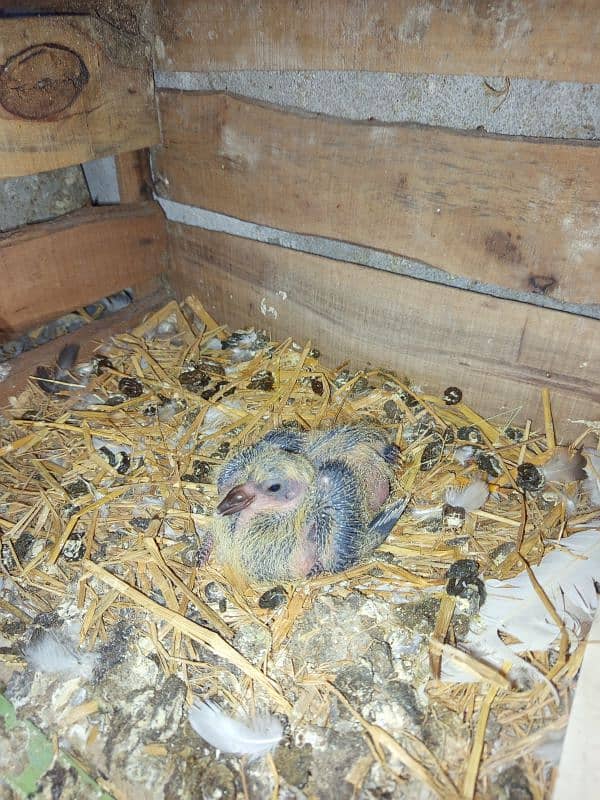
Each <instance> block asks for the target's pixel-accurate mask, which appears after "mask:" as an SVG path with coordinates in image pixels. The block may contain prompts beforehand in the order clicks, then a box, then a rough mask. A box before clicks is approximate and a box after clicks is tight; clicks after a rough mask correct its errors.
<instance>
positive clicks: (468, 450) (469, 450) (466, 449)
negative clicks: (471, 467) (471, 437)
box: [453, 444, 475, 467]
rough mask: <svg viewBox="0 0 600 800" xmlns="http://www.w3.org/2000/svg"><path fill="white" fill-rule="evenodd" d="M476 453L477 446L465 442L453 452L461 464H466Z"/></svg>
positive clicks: (455, 458)
mask: <svg viewBox="0 0 600 800" xmlns="http://www.w3.org/2000/svg"><path fill="white" fill-rule="evenodd" d="M474 455H475V448H474V447H472V446H471V445H470V444H465V445H463V446H462V447H457V448H456V450H455V451H454V453H453V456H454V460H455V461H458V463H459V464H460V465H461V466H463V467H464V466H465V465H466V464H467V462H469V461H470V460H471V459H472V458H473V456H474Z"/></svg>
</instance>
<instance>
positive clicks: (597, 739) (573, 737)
mask: <svg viewBox="0 0 600 800" xmlns="http://www.w3.org/2000/svg"><path fill="white" fill-rule="evenodd" d="M598 697H600V613H599V612H598V611H596V617H595V619H594V622H593V624H592V628H591V630H590V632H589V634H588V641H587V644H586V650H585V656H584V658H583V666H582V668H581V673H580V675H579V680H578V682H577V689H576V691H575V700H574V701H573V707H572V709H571V714H570V718H569V724H568V727H567V733H566V736H565V743H564V746H563V751H562V755H561V759H560V766H559V769H558V779H557V781H556V785H555V787H554V792H553V797H554V800H562V798H568V797H580V798H582V800H583V798H592V797H596V796H597V794H598V784H599V783H600V762H599V761H598V750H599V749H600V706H599V705H598Z"/></svg>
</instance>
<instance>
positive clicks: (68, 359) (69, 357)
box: [56, 342, 79, 372]
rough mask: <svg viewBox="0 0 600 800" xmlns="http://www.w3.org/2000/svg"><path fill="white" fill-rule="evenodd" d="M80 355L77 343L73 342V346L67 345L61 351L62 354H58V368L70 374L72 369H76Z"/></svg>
mask: <svg viewBox="0 0 600 800" xmlns="http://www.w3.org/2000/svg"><path fill="white" fill-rule="evenodd" d="M78 355H79V345H78V344H76V343H75V342H72V343H71V344H66V345H65V346H64V347H63V349H62V350H61V351H60V353H59V354H58V358H57V359H56V363H57V364H58V368H59V369H60V370H63V371H64V372H68V371H69V370H70V369H72V368H73V367H74V365H75V361H76V360H77V356H78Z"/></svg>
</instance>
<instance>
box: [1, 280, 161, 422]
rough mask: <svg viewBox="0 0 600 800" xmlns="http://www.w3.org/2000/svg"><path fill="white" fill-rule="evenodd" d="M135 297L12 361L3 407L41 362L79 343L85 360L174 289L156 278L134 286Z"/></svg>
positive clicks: (3, 384)
mask: <svg viewBox="0 0 600 800" xmlns="http://www.w3.org/2000/svg"><path fill="white" fill-rule="evenodd" d="M134 298H135V300H134V302H133V303H132V304H131V305H129V306H126V308H123V309H122V310H121V311H116V312H115V313H114V314H110V315H109V316H106V317H104V318H103V319H99V320H95V321H94V322H90V323H89V324H88V325H84V326H83V327H82V328H79V330H77V331H73V333H69V334H67V335H66V336H60V337H59V338H58V339H54V340H53V341H51V342H47V343H46V344H44V345H41V347H36V348H35V350H28V351H27V352H26V353H23V354H22V355H20V356H18V357H17V358H14V359H12V360H11V361H9V364H10V366H11V371H10V373H9V375H8V377H7V378H6V379H5V380H4V381H0V409H2V408H3V407H5V406H6V405H7V404H8V403H9V398H10V397H11V396H16V395H18V394H19V393H20V392H22V391H23V389H25V386H26V384H27V379H28V378H29V376H30V375H33V374H34V373H35V369H36V367H37V366H38V365H40V364H45V365H48V366H50V365H52V364H54V363H55V361H56V357H57V356H58V354H59V352H60V351H61V349H62V348H63V347H64V346H65V345H66V344H70V343H71V342H74V343H77V344H78V345H79V355H78V363H81V362H84V361H86V360H87V359H89V358H90V356H91V355H92V354H93V353H94V351H95V350H96V349H97V348H98V346H99V345H100V344H102V343H103V342H106V341H108V340H109V339H110V337H111V336H113V335H116V334H119V333H124V332H126V331H129V330H131V328H134V327H135V326H136V325H138V324H139V323H140V322H142V320H143V319H144V318H145V317H146V315H148V314H150V313H152V312H153V311H155V310H156V309H158V308H160V307H161V306H163V305H165V303H168V301H169V300H170V299H171V293H170V291H169V289H168V288H167V287H166V286H165V284H164V283H163V281H161V280H160V279H158V278H153V279H152V280H150V281H146V282H145V283H144V284H141V285H140V286H137V287H134Z"/></svg>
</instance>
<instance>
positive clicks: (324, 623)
mask: <svg viewBox="0 0 600 800" xmlns="http://www.w3.org/2000/svg"><path fill="white" fill-rule="evenodd" d="M73 382H74V383H76V384H77V385H78V388H73V386H70V385H69V383H70V381H64V385H62V384H61V386H60V387H58V388H59V389H60V391H58V392H57V393H54V394H53V393H48V392H47V391H44V389H43V388H42V387H40V386H39V385H38V384H37V383H36V382H35V380H32V381H31V384H30V386H29V387H28V388H27V390H26V391H25V392H24V393H23V394H22V395H21V396H20V397H19V398H18V399H16V400H15V401H14V403H13V405H12V406H11V408H10V409H9V410H8V411H7V412H6V414H7V417H9V418H10V419H9V422H8V424H7V425H5V426H4V427H3V429H2V433H1V437H2V438H1V440H0V476H1V477H0V480H1V486H2V489H1V495H0V528H1V531H2V540H1V541H2V564H3V578H2V581H3V584H4V591H3V597H4V599H2V600H1V602H2V610H3V612H5V613H6V614H7V615H8V617H10V618H11V619H17V620H19V619H21V620H25V621H29V622H30V621H31V620H32V619H35V618H36V615H40V614H48V613H50V612H52V611H53V610H55V609H57V608H64V607H66V606H69V605H70V606H71V614H72V613H73V611H72V608H73V606H74V604H76V609H77V610H78V611H77V613H76V614H75V616H78V622H79V625H80V628H79V637H80V641H81V643H82V645H83V646H84V647H85V649H86V650H90V651H97V650H98V649H99V648H101V647H102V646H103V643H104V644H105V643H106V642H110V641H111V635H112V633H111V632H112V631H114V630H115V626H118V625H119V623H120V622H122V620H123V619H124V617H125V616H126V617H127V619H128V620H130V621H131V620H133V621H134V631H135V634H134V636H133V638H132V641H130V642H129V646H130V647H134V648H137V649H138V651H139V652H141V653H142V654H143V656H144V657H152V659H153V660H154V662H155V663H156V664H158V666H159V668H160V670H161V671H162V672H163V673H164V674H165V675H166V676H173V675H175V676H178V678H179V679H181V680H182V681H183V682H184V684H185V693H186V699H187V701H188V702H189V703H192V702H193V700H194V699H195V698H206V697H214V698H217V699H218V700H219V702H220V703H221V705H222V706H223V707H225V708H226V709H227V710H228V711H230V712H232V713H233V714H235V713H236V712H237V711H243V712H244V713H250V714H251V713H253V712H254V711H256V710H262V711H265V710H267V709H268V710H270V711H271V712H273V713H276V714H281V715H284V717H285V721H286V728H285V731H286V738H285V739H284V741H283V742H282V744H281V745H280V746H279V748H278V749H277V750H276V751H275V753H274V754H273V755H272V756H268V757H267V759H266V760H263V761H260V762H255V763H253V764H250V765H244V763H243V761H242V763H241V765H240V764H239V763H238V762H235V763H236V769H238V770H239V774H238V773H237V772H236V773H235V774H236V777H235V785H236V786H237V787H238V789H240V791H241V792H243V793H245V794H246V795H252V793H253V791H254V792H259V793H258V794H255V796H261V794H260V792H261V791H266V790H265V789H264V787H265V786H266V787H268V792H267V793H266V794H264V795H262V796H269V794H270V795H271V796H273V797H275V796H277V795H278V793H279V795H280V796H281V797H288V796H289V797H291V796H294V797H304V796H306V797H328V796H333V795H330V794H329V793H328V792H329V791H331V792H332V793H335V796H338V794H339V796H340V797H344V796H348V797H350V796H354V797H371V796H373V797H374V796H380V795H377V794H376V792H377V791H379V790H381V791H383V788H382V787H385V791H387V792H388V794H386V795H385V796H389V797H395V796H399V797H400V796H401V797H412V796H414V797H417V796H423V795H422V794H419V793H420V792H422V791H423V787H427V790H429V791H430V792H431V793H432V794H433V795H434V796H438V797H443V798H452V797H455V798H458V797H461V798H471V797H484V796H490V795H493V796H502V791H504V792H505V794H506V796H507V797H508V796H513V795H511V794H510V791H509V790H510V786H511V781H512V784H514V785H522V786H524V787H525V788H526V790H527V791H528V792H529V794H523V795H519V796H524V797H525V796H531V797H535V798H541V797H544V796H547V795H548V792H549V790H550V786H551V783H552V780H553V768H552V764H553V757H548V756H547V754H546V755H544V752H543V749H541V748H542V745H545V746H546V747H547V746H548V742H551V741H553V739H556V738H557V736H559V735H560V731H561V730H562V729H563V728H564V726H565V724H566V720H567V717H568V712H569V707H570V702H571V695H572V690H573V687H574V682H575V679H576V675H577V672H578V669H579V666H580V663H581V659H582V653H583V644H582V643H581V642H578V641H574V640H573V637H571V641H570V642H567V641H565V638H564V636H559V637H558V638H557V639H556V641H555V642H554V643H553V644H552V645H551V646H550V647H548V648H547V649H546V650H544V651H539V652H532V653H528V654H526V655H525V658H526V660H527V661H528V662H529V664H531V665H532V668H533V670H534V674H535V673H537V674H538V676H539V680H535V679H533V678H531V675H529V677H528V678H527V679H525V680H524V681H515V680H513V678H512V675H511V674H510V673H509V669H510V664H509V663H506V664H503V665H502V664H501V665H500V666H490V665H489V664H486V663H484V662H483V661H481V660H479V659H478V658H477V657H476V656H473V655H472V654H469V652H468V651H466V650H465V648H462V647H461V640H462V638H463V637H464V635H465V632H466V630H467V629H468V627H469V624H470V621H471V620H472V619H473V618H475V617H476V616H477V613H478V610H479V606H480V605H481V602H482V600H483V599H484V597H483V594H484V591H485V590H484V586H485V584H484V581H485V580H487V579H499V580H507V579H511V578H514V577H515V576H517V575H519V574H522V573H523V572H524V570H526V569H527V570H529V571H530V572H531V570H532V568H533V567H534V566H535V565H536V564H538V563H539V562H540V560H541V559H542V557H543V555H544V553H545V552H549V551H551V550H552V549H554V548H555V546H556V545H557V543H560V542H561V541H565V540H567V537H568V536H569V535H570V534H572V533H573V532H575V531H577V530H582V529H584V528H585V526H586V525H587V524H588V523H589V522H590V520H592V519H593V518H594V516H595V514H594V511H593V510H590V503H589V499H588V498H587V496H586V495H585V493H584V492H582V491H581V490H580V487H579V485H578V484H570V483H568V484H566V485H562V486H559V487H557V486H556V485H555V484H553V483H551V482H550V483H548V484H547V485H544V486H539V485H538V486H527V485H526V482H527V479H529V480H530V481H531V480H533V481H534V483H535V479H536V475H538V472H535V469H534V470H533V472H531V471H530V474H529V478H528V473H527V470H525V471H524V470H523V469H522V470H521V471H520V472H519V471H518V467H519V465H523V464H529V465H533V467H532V468H531V469H533V468H535V467H540V466H542V465H544V464H545V463H547V462H548V460H549V459H551V457H552V456H553V453H554V452H555V450H556V440H555V433H554V427H553V422H552V414H551V407H550V398H549V396H548V395H544V404H545V411H546V415H545V416H546V424H545V430H543V431H538V430H535V429H534V428H532V427H531V425H530V424H529V423H528V424H527V425H526V426H525V427H524V428H520V427H516V426H515V425H514V424H512V421H511V420H510V419H506V418H503V419H500V418H498V419H496V420H494V419H483V418H482V417H481V416H479V415H478V414H477V413H476V411H474V410H473V409H471V408H469V406H468V405H467V403H466V402H463V400H462V399H461V393H460V391H459V390H458V389H455V388H453V389H451V390H448V392H447V393H446V397H445V399H443V398H442V397H438V396H429V395H425V394H423V393H421V392H420V391H419V390H418V388H416V387H414V386H411V385H410V384H409V382H408V381H407V380H406V379H402V378H399V377H398V376H397V375H395V374H393V373H391V372H388V371H386V370H382V369H379V370H373V371H369V372H350V371H348V370H347V369H345V368H344V366H341V367H339V368H336V369H329V368H326V367H325V366H323V364H322V363H321V362H320V360H319V353H318V351H317V350H316V349H315V348H313V346H312V345H311V344H310V343H307V344H306V345H304V346H299V345H297V344H296V343H295V342H293V341H292V340H291V339H288V340H286V341H284V342H281V343H278V342H273V341H269V339H268V338H267V337H266V336H265V335H264V334H263V333H260V332H254V331H246V332H234V333H231V332H229V331H228V330H227V329H225V328H224V327H220V326H218V325H217V323H216V322H215V321H214V320H213V319H212V318H211V317H210V316H209V314H208V313H207V312H206V311H205V310H204V308H203V307H202V305H201V304H200V303H199V301H198V300H197V299H195V298H188V299H187V300H186V301H185V303H183V304H182V305H181V306H179V305H178V304H177V303H175V302H171V303H169V304H168V305H167V306H165V307H164V308H163V309H161V310H160V311H158V312H157V313H155V314H153V315H152V316H151V317H150V318H149V319H147V320H146V321H145V322H144V323H143V324H142V325H141V326H139V327H138V328H136V329H135V330H133V331H132V332H131V333H124V334H123V335H121V336H117V337H115V338H114V339H113V341H111V342H107V343H105V344H103V345H102V346H101V347H100V348H99V349H98V354H97V356H96V357H95V358H94V359H93V360H92V361H91V362H90V364H87V365H82V366H80V367H79V372H78V373H77V372H76V373H75V376H74V381H73ZM46 388H47V387H46ZM358 420H369V421H373V420H375V421H377V423H379V424H380V425H382V426H384V427H385V428H386V429H387V430H388V431H389V433H390V437H391V438H392V439H393V440H394V441H395V442H396V443H397V444H398V445H399V447H400V449H401V465H400V466H399V468H398V483H399V489H398V491H399V492H401V493H409V494H410V495H411V502H410V505H409V508H408V510H407V512H406V513H405V515H404V517H403V518H402V519H401V520H400V523H399V524H398V526H397V527H396V529H395V531H394V532H393V533H392V535H390V536H389V538H388V540H387V541H386V542H385V543H384V545H383V546H382V547H380V548H379V550H378V551H376V552H375V554H374V556H373V557H372V559H370V560H369V561H368V562H367V563H364V564H360V565H358V566H356V567H354V568H352V569H350V570H349V571H348V572H346V573H342V574H338V575H323V576H319V577H317V578H314V579H312V580H308V581H306V582H303V583H300V584H298V585H285V586H281V587H269V586H249V585H242V584H241V583H239V582H238V581H237V580H236V578H235V576H232V575H229V574H227V570H226V568H224V566H223V565H220V564H217V563H213V561H209V562H208V564H206V565H203V564H202V563H201V559H199V553H202V552H203V547H206V542H207V533H208V532H209V531H210V525H211V514H212V512H213V509H214V506H215V504H216V488H215V485H214V475H215V471H216V469H217V468H218V465H219V464H220V463H221V462H222V461H223V459H224V458H225V457H226V456H227V454H228V452H230V451H231V450H232V449H233V448H236V447H237V446H239V445H243V444H246V443H250V442H252V441H255V440H256V439H258V438H259V437H260V436H261V435H263V434H264V433H265V432H266V431H268V430H270V429H271V428H273V427H275V426H280V425H290V426H299V427H301V428H305V429H306V428H314V427H317V426H328V425H332V424H340V423H344V422H348V421H353V422H356V421H358ZM591 427H592V426H591V424H590V426H586V425H583V426H582V432H581V441H583V439H584V437H585V436H586V435H587V434H589V432H590V430H591ZM577 445H578V442H575V443H573V447H577ZM532 475H533V478H532ZM523 476H524V477H523ZM478 480H479V481H482V482H483V485H484V486H485V485H487V488H486V489H485V492H484V498H483V499H484V502H483V503H482V502H481V501H479V502H477V501H474V502H472V504H471V506H469V507H467V509H466V510H465V509H464V508H462V509H461V508H460V507H459V508H456V507H455V508H452V507H451V506H452V504H451V503H450V504H449V502H448V500H449V498H455V497H457V496H458V497H459V498H460V497H461V495H460V492H461V490H463V489H465V488H467V487H469V486H473V482H474V481H478ZM542 482H543V479H542ZM478 485H481V484H478ZM449 489H451V490H453V491H454V494H450V495H447V490H449ZM488 491H489V497H488V495H487V492H488ZM468 505H469V504H468V503H467V506H468ZM449 506H450V507H449ZM596 515H597V512H596ZM456 562H459V564H462V565H463V568H464V569H466V572H465V574H464V575H463V577H462V578H461V577H460V576H459V577H458V579H455V580H454V583H453V587H450V586H449V585H448V571H449V570H450V568H451V567H452V565H455V564H456ZM474 562H476V563H474ZM465 564H466V567H465ZM457 569H458V571H459V572H460V569H461V567H460V566H459V567H458V568H457V567H454V570H455V572H454V573H451V577H452V574H454V576H455V578H456V570H457ZM467 573H468V574H467ZM465 576H466V577H465ZM532 581H533V583H532V586H533V590H534V591H535V592H537V593H538V595H539V596H540V597H541V598H542V599H543V602H544V604H545V606H546V607H547V606H548V602H546V601H547V600H548V598H547V597H545V595H544V589H543V587H541V586H539V585H536V581H535V580H534V579H533V578H532ZM447 588H449V589H452V590H453V591H451V592H449V591H447ZM548 613H549V614H550V615H551V616H552V613H553V611H552V609H551V608H550V609H549V610H548ZM557 624H558V623H557ZM505 640H506V642H507V643H509V644H510V635H507V636H505ZM7 652H8V651H7ZM3 657H4V658H5V659H7V660H8V659H9V658H11V659H12V661H13V662H15V664H16V666H17V667H18V666H21V668H24V663H23V662H22V660H21V659H20V658H19V657H17V656H15V655H14V654H13V655H12V656H10V655H7V654H6V653H5V655H4V656H3V655H2V654H0V659H2V658H3ZM443 658H444V659H449V660H450V662H454V663H455V662H458V665H459V666H460V667H461V668H464V669H466V670H467V671H469V672H470V673H471V674H472V676H473V677H475V678H477V680H475V681H474V682H462V681H461V682H457V681H456V682H452V681H450V682H449V681H447V680H442V677H443V675H442V671H443V670H442V659H443ZM455 665H456V664H455ZM118 700H119V699H118V698H115V703H117V704H118ZM71 715H72V717H73V718H74V719H75V718H76V719H77V721H78V722H80V723H81V722H83V723H85V725H86V726H87V729H86V730H87V734H86V735H88V736H90V737H91V736H92V732H94V731H95V734H94V737H95V736H99V737H100V738H102V737H103V736H104V737H109V736H110V714H109V712H108V711H107V710H106V709H102V708H101V707H100V708H99V704H98V702H95V701H94V700H93V699H92V700H91V701H90V700H88V701H86V703H85V704H81V705H80V706H79V711H77V710H75V712H73V711H71ZM284 717H283V716H282V717H281V718H282V719H284ZM182 724H184V723H182ZM329 730H335V731H337V735H338V736H339V741H340V742H341V743H342V744H340V748H341V750H340V752H341V751H342V750H343V741H344V736H348V737H350V739H348V741H352V742H353V743H354V744H353V745H352V747H350V748H349V749H347V752H346V753H345V755H344V756H340V757H339V759H338V756H337V755H336V740H331V739H330V738H328V731H329ZM187 734H188V735H189V737H193V736H194V734H193V733H192V732H191V731H190V730H189V729H187ZM174 741H175V740H174ZM169 742H170V740H169V739H168V737H166V738H165V737H163V738H160V737H159V739H158V741H157V742H155V743H149V744H148V743H147V744H146V752H147V754H148V757H151V758H154V759H159V760H160V759H165V760H167V759H169V758H176V757H177V756H178V754H177V752H175V750H174V748H175V749H176V747H175V745H172V744H170V743H169ZM207 752H208V751H207ZM210 752H211V758H213V759H214V758H215V757H214V755H213V754H214V751H210ZM84 756H85V754H84ZM179 757H181V753H179ZM223 758H224V756H220V759H223ZM303 759H304V760H303ZM311 759H312V761H311ZM336 759H337V760H336ZM344 759H345V760H344ZM554 761H555V759H554ZM228 763H231V760H230V762H228ZM326 764H329V765H330V766H331V776H332V778H331V780H332V786H331V787H329V788H328V786H329V785H328V783H327V781H328V779H329V778H328V775H327V773H328V770H327V769H326V768H325V765H326ZM290 765H291V766H290ZM515 770H516V771H515ZM249 776H250V778H249ZM298 776H300V777H298ZM250 779H251V780H250ZM249 781H250V782H249ZM252 781H255V782H257V783H256V786H262V787H263V789H262V790H260V789H254V790H253V789H252V786H253V785H254V784H253V783H252ZM261 781H262V783H261ZM515 782H516V783H515ZM336 784H337V785H338V786H339V787H341V788H339V792H338V791H337V790H336V788H335V786H336ZM106 786H107V788H108V789H109V790H110V789H111V783H110V780H109V781H108V783H107V784H106ZM290 786H293V787H295V789H294V791H295V792H296V794H293V795H292V794H291V793H290V790H289V787H290ZM503 786H504V787H505V788H504V789H503V788H502V787H503ZM507 786H508V788H506V787H507ZM286 787H287V788H286ZM343 787H345V789H348V792H347V793H346V794H345V789H344V788H343ZM377 787H379V788H377ZM113 788H114V787H113ZM115 791H116V790H115ZM524 791H525V790H524ZM286 792H288V793H287V794H286ZM156 796H157V795H156ZM182 796H183V795H182Z"/></svg>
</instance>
